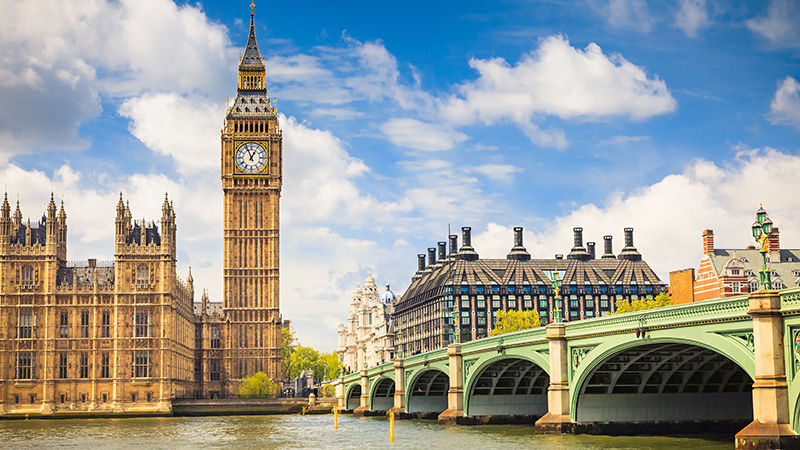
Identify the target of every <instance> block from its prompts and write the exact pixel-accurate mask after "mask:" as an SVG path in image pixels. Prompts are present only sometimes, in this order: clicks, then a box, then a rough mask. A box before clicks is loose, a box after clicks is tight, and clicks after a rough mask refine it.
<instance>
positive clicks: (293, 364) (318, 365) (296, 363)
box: [281, 328, 342, 381]
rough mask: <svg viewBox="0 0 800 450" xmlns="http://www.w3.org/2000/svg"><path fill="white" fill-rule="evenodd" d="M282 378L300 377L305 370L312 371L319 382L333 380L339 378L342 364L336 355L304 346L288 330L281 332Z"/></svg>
mask: <svg viewBox="0 0 800 450" xmlns="http://www.w3.org/2000/svg"><path fill="white" fill-rule="evenodd" d="M281 338H282V342H281V377H282V378H283V379H284V380H289V379H294V378H297V377H299V376H300V374H301V373H302V372H303V371H304V370H312V371H313V372H314V378H315V379H316V380H317V381H324V380H332V379H334V378H337V377H338V376H339V369H341V368H342V363H341V361H339V357H338V355H337V354H336V353H320V352H319V351H317V350H315V349H313V348H311V347H305V346H302V345H297V339H296V338H295V336H294V333H292V331H291V330H289V329H288V328H283V329H282V330H281Z"/></svg>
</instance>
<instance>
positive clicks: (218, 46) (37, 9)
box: [0, 0, 237, 159]
mask: <svg viewBox="0 0 800 450" xmlns="http://www.w3.org/2000/svg"><path fill="white" fill-rule="evenodd" d="M142 30H147V32H142ZM0 42H3V45H2V46H0V100H2V101H0V159H5V158H7V157H8V156H9V154H11V153H26V152H30V151H33V150H41V149H74V148H83V147H85V146H86V145H87V143H86V142H85V141H83V140H81V138H80V136H79V133H78V129H79V127H80V125H81V124H82V123H83V122H84V121H86V120H87V119H90V118H92V117H94V116H96V115H97V114H98V113H99V112H100V99H101V96H104V95H108V96H111V97H117V96H123V97H124V96H135V95H140V94H141V93H143V92H147V91H163V90H170V91H172V92H177V93H182V94H185V93H191V92H204V93H206V94H211V95H217V96H222V95H224V94H223V92H222V90H221V87H227V86H228V84H229V80H230V78H231V72H232V68H233V67H234V66H235V61H236V52H237V49H235V48H234V47H232V46H231V45H230V42H229V40H228V37H227V30H226V29H225V27H224V26H222V25H220V24H217V23H214V22H212V21H209V20H208V18H207V17H206V16H205V14H204V13H203V12H202V11H201V10H200V9H199V7H196V6H192V5H183V6H177V5H176V4H175V3H173V2H171V1H168V0H147V1H134V0H124V1H120V2H106V1H101V0H96V1H86V2H73V3H64V2H60V1H56V0H51V1H43V2H15V3H10V4H7V5H4V7H3V14H2V15H0Z"/></svg>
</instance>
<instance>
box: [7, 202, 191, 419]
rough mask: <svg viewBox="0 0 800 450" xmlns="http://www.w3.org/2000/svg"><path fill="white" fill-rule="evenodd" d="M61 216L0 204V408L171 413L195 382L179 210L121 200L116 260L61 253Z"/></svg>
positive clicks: (64, 231) (64, 232) (64, 226)
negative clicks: (179, 261) (37, 217)
mask: <svg viewBox="0 0 800 450" xmlns="http://www.w3.org/2000/svg"><path fill="white" fill-rule="evenodd" d="M66 220H67V214H66V212H65V210H64V205H63V203H62V205H61V209H60V210H59V211H58V212H56V204H55V202H54V200H53V198H52V196H51V198H50V203H49V204H48V206H47V212H46V214H45V215H44V216H43V217H42V220H41V221H40V222H39V223H37V224H36V225H31V222H30V220H28V221H27V223H25V224H23V223H22V212H21V211H20V209H19V203H17V208H16V211H15V212H14V215H13V217H12V216H11V215H10V206H9V204H8V199H7V198H4V199H3V204H2V211H1V212H0V321H2V324H3V326H2V327H0V342H2V345H1V346H0V368H1V369H0V400H1V401H2V405H0V413H14V412H41V413H45V414H49V413H59V412H61V411H66V412H73V411H86V412H95V413H104V412H107V413H126V412H127V413H137V412H146V411H147V412H153V411H163V412H168V411H169V410H170V407H171V399H173V398H176V397H182V396H188V395H191V393H192V391H193V389H194V383H193V375H192V372H193V367H194V355H193V352H192V349H193V347H194V345H193V341H194V320H195V316H194V314H193V312H192V298H193V296H194V286H193V280H192V278H191V273H190V274H189V277H188V278H187V281H186V282H184V281H181V280H180V279H179V278H178V276H177V273H176V268H175V249H176V247H175V231H176V227H175V212H174V210H173V207H172V203H171V202H169V201H168V200H167V199H165V200H164V204H163V207H162V216H161V224H160V225H161V226H160V231H159V226H158V225H157V224H156V223H155V222H147V221H145V220H144V219H143V220H141V221H134V220H132V215H131V211H130V208H129V207H128V205H127V204H125V203H123V201H122V196H120V200H119V202H118V203H117V217H116V230H115V245H114V248H115V252H114V261H111V262H98V261H96V260H93V259H90V260H88V261H86V262H78V263H76V262H68V261H67V259H66V255H67V222H66Z"/></svg>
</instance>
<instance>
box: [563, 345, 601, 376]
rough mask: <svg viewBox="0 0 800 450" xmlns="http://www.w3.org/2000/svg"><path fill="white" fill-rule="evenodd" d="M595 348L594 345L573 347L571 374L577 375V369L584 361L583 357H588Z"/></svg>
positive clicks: (571, 352)
mask: <svg viewBox="0 0 800 450" xmlns="http://www.w3.org/2000/svg"><path fill="white" fill-rule="evenodd" d="M593 348H595V346H594V345H592V346H588V347H573V348H572V349H571V350H570V358H569V359H570V369H571V370H570V374H573V373H575V369H577V368H578V366H580V365H581V361H583V357H584V356H586V354H587V353H589V352H590V351H591V350H592V349H593Z"/></svg>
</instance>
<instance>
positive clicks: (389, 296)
mask: <svg viewBox="0 0 800 450" xmlns="http://www.w3.org/2000/svg"><path fill="white" fill-rule="evenodd" d="M396 299H397V297H395V295H394V292H392V291H391V290H390V289H389V285H388V284H387V285H386V292H384V293H383V294H381V302H382V303H384V304H387V305H388V304H390V303H392V302H394V301H395V300H396Z"/></svg>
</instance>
